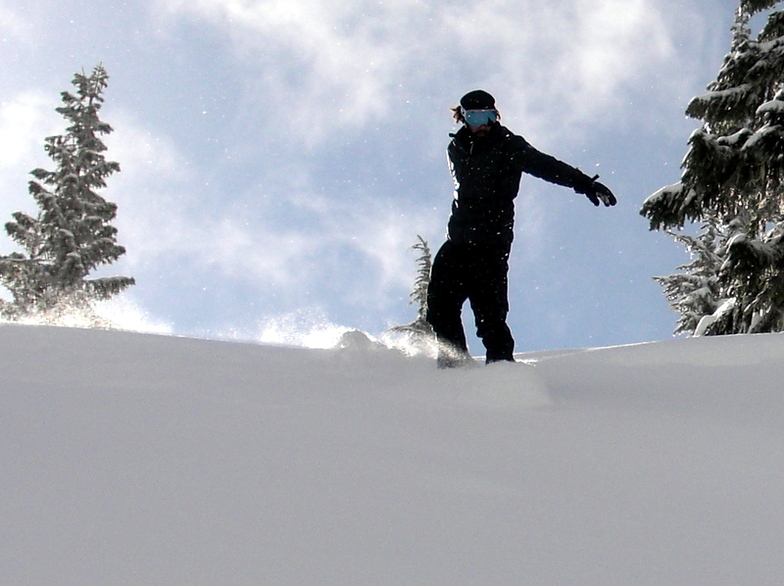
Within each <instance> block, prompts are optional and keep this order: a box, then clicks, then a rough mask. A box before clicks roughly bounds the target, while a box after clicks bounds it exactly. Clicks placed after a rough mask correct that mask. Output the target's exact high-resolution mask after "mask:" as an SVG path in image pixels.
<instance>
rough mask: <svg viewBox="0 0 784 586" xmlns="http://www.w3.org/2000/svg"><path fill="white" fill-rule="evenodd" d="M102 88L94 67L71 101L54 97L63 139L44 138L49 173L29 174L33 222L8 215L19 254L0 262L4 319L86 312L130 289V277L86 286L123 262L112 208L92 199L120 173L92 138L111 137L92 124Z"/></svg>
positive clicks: (103, 79) (78, 78)
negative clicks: (6, 295) (97, 273)
mask: <svg viewBox="0 0 784 586" xmlns="http://www.w3.org/2000/svg"><path fill="white" fill-rule="evenodd" d="M107 80H108V75H107V73H106V70H105V69H104V68H103V66H102V65H98V66H97V67H96V68H95V69H94V70H93V72H92V74H91V75H90V76H87V75H86V74H85V73H83V72H82V73H77V74H76V75H75V77H74V79H73V82H72V83H73V85H74V86H75V87H76V90H77V91H76V95H74V94H71V93H69V92H67V91H66V92H63V93H62V94H61V96H62V103H63V105H62V106H61V107H59V108H57V109H56V111H57V112H58V113H60V114H61V115H62V116H63V117H64V118H65V119H66V120H67V121H68V122H69V126H68V127H67V128H66V132H65V134H63V135H58V136H51V137H49V138H47V139H46V141H45V143H46V144H45V146H44V149H45V150H46V153H47V154H48V155H49V157H50V158H51V159H52V160H53V161H54V162H55V169H54V170H53V171H48V170H46V169H34V170H33V171H31V174H32V175H33V177H34V178H35V179H34V180H32V181H30V184H29V192H30V195H32V196H33V198H34V199H35V201H36V204H37V205H38V208H39V212H38V215H37V216H36V217H32V216H29V215H27V214H25V213H24V212H16V213H14V214H13V218H14V220H13V221H11V222H8V223H7V224H6V226H5V228H6V231H7V232H8V235H9V236H10V237H11V238H12V239H13V240H14V241H15V242H16V243H17V244H19V245H20V246H21V247H22V248H23V249H24V253H18V252H15V253H13V254H10V255H8V256H3V257H0V283H2V285H4V286H5V287H6V288H7V289H8V290H9V291H10V292H11V295H12V296H13V300H12V301H10V302H7V301H3V302H2V304H0V313H2V315H3V317H5V318H7V319H19V318H22V317H27V316H31V315H36V316H39V317H45V316H47V315H52V314H55V317H56V315H57V314H63V313H68V312H70V311H72V310H81V311H85V310H89V309H90V307H91V302H92V301H94V300H99V299H107V298H109V297H111V296H113V295H115V294H117V293H119V292H120V291H122V290H123V289H125V288H126V287H128V286H130V285H133V284H134V279H133V278H132V277H122V276H116V277H104V278H93V279H90V278H88V274H89V273H91V272H92V271H93V270H94V269H96V268H97V267H98V266H100V265H103V264H111V263H113V262H114V261H116V260H117V259H118V258H119V257H120V256H122V255H123V254H125V248H124V247H122V246H120V245H119V244H118V243H117V239H116V236H117V229H116V228H114V227H113V226H112V225H111V224H110V222H111V221H112V220H113V219H114V218H115V216H116V213H117V206H116V204H114V203H111V202H108V201H106V200H105V199H104V198H103V197H102V196H101V195H99V194H98V192H97V190H99V189H102V188H104V187H106V179H107V178H108V177H109V176H111V175H112V174H113V173H116V172H118V171H119V170H120V166H119V164H118V163H116V162H113V161H107V160H106V158H105V157H104V155H103V152H104V151H105V150H106V146H105V145H104V144H103V142H102V141H101V138H100V137H101V136H103V135H107V134H109V133H110V132H112V128H111V127H110V126H109V125H108V124H106V123H105V122H102V121H101V120H100V119H99V117H98V113H99V111H100V109H101V105H102V104H103V101H104V99H103V92H104V90H105V89H106V86H107Z"/></svg>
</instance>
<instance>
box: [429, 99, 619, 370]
mask: <svg viewBox="0 0 784 586" xmlns="http://www.w3.org/2000/svg"><path fill="white" fill-rule="evenodd" d="M453 113H454V117H455V121H456V122H461V123H463V127H462V128H460V130H458V132H457V133H456V134H453V135H450V136H452V142H451V143H450V144H449V147H448V149H447V154H448V157H449V166H450V170H451V172H452V178H453V180H454V183H455V193H454V200H453V201H452V213H451V215H450V217H449V224H448V227H447V240H446V242H445V243H444V244H443V246H442V247H441V248H440V249H439V251H438V253H437V254H436V256H435V258H434V259H433V266H432V269H431V273H430V284H429V287H428V293H427V307H428V311H427V321H428V322H429V323H430V325H431V326H432V327H433V331H434V332H435V334H436V339H437V341H438V345H439V356H438V365H439V367H442V368H445V367H451V366H459V365H461V364H463V363H465V362H466V361H467V360H469V359H470V354H469V353H468V346H467V344H466V337H465V332H464V330H463V323H462V319H461V312H462V307H463V304H464V303H465V301H466V299H468V300H469V302H470V304H471V309H472V310H473V312H474V318H475V321H476V330H477V335H478V336H479V338H481V339H482V343H483V344H484V346H485V348H486V350H487V354H486V362H487V363H491V362H497V361H502V360H505V361H514V358H513V354H514V339H513V337H512V333H511V331H510V330H509V326H507V324H506V316H507V313H508V312H509V300H508V295H507V288H508V286H507V273H508V271H509V264H508V260H509V253H510V251H511V247H512V239H513V237H514V199H515V197H516V196H517V192H518V189H519V187H520V177H521V175H522V173H528V174H530V175H534V176H535V177H539V178H541V179H544V180H545V181H549V182H550V183H555V184H558V185H563V186H565V187H571V188H572V189H574V190H575V191H576V192H577V193H581V194H585V195H586V196H588V199H590V200H591V202H592V203H593V204H594V205H596V206H598V205H599V204H600V203H603V204H604V205H605V206H613V205H615V203H616V199H615V196H614V195H613V193H612V192H611V191H610V190H609V189H608V188H607V187H606V186H604V185H602V184H601V183H599V182H598V181H596V179H597V177H598V176H597V177H593V178H591V177H588V176H587V175H585V174H584V173H583V172H582V171H580V170H579V169H576V168H574V167H571V166H570V165H567V164H566V163H564V162H562V161H559V160H558V159H556V158H554V157H551V156H550V155H547V154H544V153H542V152H539V151H538V150H536V149H535V148H534V147H532V146H531V145H530V144H529V143H528V142H527V141H526V140H525V139H524V138H523V137H522V136H518V135H516V134H513V133H512V132H511V131H509V130H508V129H507V128H505V127H504V126H502V125H501V124H500V123H499V122H498V119H499V113H498V110H496V107H495V99H494V98H493V96H491V95H490V94H489V93H487V92H485V91H483V90H474V91H472V92H469V93H467V94H466V95H465V96H463V97H462V99H461V100H460V106H458V107H455V108H454V109H453Z"/></svg>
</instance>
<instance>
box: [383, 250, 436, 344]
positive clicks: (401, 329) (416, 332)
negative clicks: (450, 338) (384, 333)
mask: <svg viewBox="0 0 784 586" xmlns="http://www.w3.org/2000/svg"><path fill="white" fill-rule="evenodd" d="M411 249H412V250H415V251H418V252H419V257H418V258H417V260H416V264H417V276H416V279H415V280H414V289H413V291H412V292H411V294H410V295H409V298H410V300H411V304H412V305H416V306H417V308H418V310H417V317H416V319H415V320H414V321H412V322H411V323H408V324H403V325H399V326H394V327H392V328H390V331H391V332H397V333H404V334H406V335H407V336H408V337H409V339H410V340H411V341H412V342H415V343H416V342H419V341H422V340H425V339H428V338H432V336H433V329H432V328H431V327H430V324H429V323H428V321H427V288H428V285H429V284H430V269H431V267H432V265H433V258H432V254H431V253H430V246H428V244H427V241H426V240H425V239H424V238H422V236H420V235H417V242H416V244H414V245H413V246H412V247H411Z"/></svg>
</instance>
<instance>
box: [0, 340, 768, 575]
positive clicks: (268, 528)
mask: <svg viewBox="0 0 784 586" xmlns="http://www.w3.org/2000/svg"><path fill="white" fill-rule="evenodd" d="M343 346H344V347H342V348H336V349H333V350H309V349H301V348H284V347H275V346H255V345H243V344H233V343H226V342H212V341H204V340H193V339H183V338H173V337H165V336H154V335H142V334H132V333H122V332H108V331H96V330H78V329H66V328H47V327H31V326H14V325H3V326H0V363H1V364H2V391H1V392H0V471H1V473H0V474H1V475H0V529H1V531H0V584H3V585H28V584H30V585H39V584H47V585H48V584H57V585H80V586H83V585H103V584H112V585H122V584H138V585H150V584H161V585H167V586H169V585H186V584H187V585H194V584H198V585H201V584H204V585H207V584H209V585H216V584H220V585H229V584H254V585H256V584H275V585H277V584H297V585H303V584H319V585H321V584H335V585H338V584H340V585H349V584H363V585H364V584H374V585H376V584H406V585H412V584H423V585H424V584H448V585H457V584H536V585H539V584H543V585H549V584H553V585H555V584H558V585H564V584H568V585H594V584H595V585H602V586H606V585H610V584H635V585H645V584H657V585H662V584H667V585H674V584H688V585H699V584H706V585H707V584H710V585H718V584H755V585H759V584H780V583H781V581H782V577H784V559H782V557H781V556H780V553H779V552H780V550H779V548H780V547H781V544H782V543H784V506H783V505H784V425H783V424H784V401H782V395H783V394H784V393H782V381H783V380H784V336H780V335H757V336H751V337H750V336H737V337H726V338H719V339H684V340H673V341H667V342H659V343H651V344H641V345H635V346H626V347H617V348H602V349H589V350H580V351H564V352H548V353H542V354H529V355H525V356H521V358H522V359H524V360H526V361H527V362H528V364H516V365H493V366H490V367H483V366H482V367H478V368H475V369H468V370H463V371H458V372H455V371H448V372H444V371H438V370H437V369H435V367H434V363H433V362H432V361H431V360H429V359H426V358H423V357H413V358H412V357H406V356H404V355H403V354H401V353H399V352H397V351H394V350H390V349H387V348H384V347H382V346H380V345H378V344H373V343H371V342H369V341H368V340H367V339H365V338H364V337H363V336H361V335H359V334H358V333H357V334H353V335H349V336H347V337H346V338H345V339H344V343H343Z"/></svg>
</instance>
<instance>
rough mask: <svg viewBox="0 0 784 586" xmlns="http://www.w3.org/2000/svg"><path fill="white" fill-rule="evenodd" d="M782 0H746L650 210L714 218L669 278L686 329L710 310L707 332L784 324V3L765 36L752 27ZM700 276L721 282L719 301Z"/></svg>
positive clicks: (660, 225) (670, 224) (668, 220)
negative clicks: (677, 171)
mask: <svg viewBox="0 0 784 586" xmlns="http://www.w3.org/2000/svg"><path fill="white" fill-rule="evenodd" d="M778 4H780V2H779V0H776V1H770V0H743V1H742V2H741V4H740V7H739V9H738V12H737V16H736V20H735V25H734V26H733V30H732V45H731V49H730V52H729V53H728V54H727V56H726V57H725V58H724V63H723V65H722V67H721V70H720V71H719V73H718V76H717V77H716V80H715V81H714V82H712V83H711V84H710V85H709V86H708V93H706V94H705V95H702V96H698V97H695V98H693V99H692V100H691V102H690V103H689V105H688V107H687V110H686V113H687V115H689V116H691V117H693V118H696V119H699V120H702V122H703V124H702V126H701V128H699V129H697V130H696V131H695V132H694V133H693V134H692V135H691V137H690V138H689V149H688V152H687V154H686V157H685V159H684V161H683V173H682V176H681V180H680V181H679V182H678V183H676V184H675V185H670V186H667V187H665V188H663V189H661V190H659V191H658V192H656V193H654V194H653V195H652V196H650V197H649V198H648V199H647V200H646V201H645V203H644V204H643V207H642V210H641V213H642V214H643V215H644V216H646V217H647V218H648V219H649V220H650V225H651V229H657V230H660V229H678V230H680V229H682V228H683V227H684V224H685V223H686V222H698V221H700V222H709V223H711V224H712V226H713V228H712V230H711V231H708V232H703V233H702V234H701V235H700V236H699V237H698V238H697V240H690V239H689V238H688V237H679V238H678V239H679V240H680V241H681V242H682V243H684V244H686V245H687V247H689V248H690V249H691V251H692V252H693V253H695V254H696V256H697V258H696V260H695V262H693V263H692V264H690V265H686V266H685V267H682V269H683V270H684V271H686V272H685V274H683V275H682V276H681V277H678V276H673V277H662V278H659V281H660V282H661V283H663V284H664V285H665V293H666V294H667V296H668V298H669V299H670V301H671V302H672V304H673V308H674V309H675V310H677V311H679V312H680V313H681V319H680V321H679V323H678V330H677V331H684V332H695V331H696V330H697V327H698V324H699V323H700V321H701V318H700V316H699V315H698V314H699V313H700V312H706V313H705V314H704V316H703V317H705V316H710V317H709V319H707V320H705V321H703V322H702V323H703V324H708V325H707V326H704V327H703V328H702V329H704V333H706V334H730V333H745V332H772V331H782V330H784V12H783V11H781V10H775V9H774V10H772V11H770V12H769V13H768V15H767V22H766V24H765V26H764V27H763V28H762V30H761V31H760V33H759V34H758V35H757V36H756V38H755V37H753V36H752V34H751V30H750V28H749V21H750V19H751V17H752V16H754V15H755V14H757V13H759V12H762V11H765V10H768V9H771V8H774V7H776V6H777V5H778ZM711 273H715V274H711ZM699 282H702V283H704V282H710V283H711V284H712V285H711V286H712V287H714V289H712V290H711V294H710V298H711V300H710V301H709V302H707V299H700V298H699V296H700V295H702V294H703V293H705V290H704V289H703V288H702V287H701V286H696V284H697V283H699ZM717 303H718V305H716V304H717ZM714 306H715V307H714ZM711 310H712V311H711ZM698 318H699V319H698Z"/></svg>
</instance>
